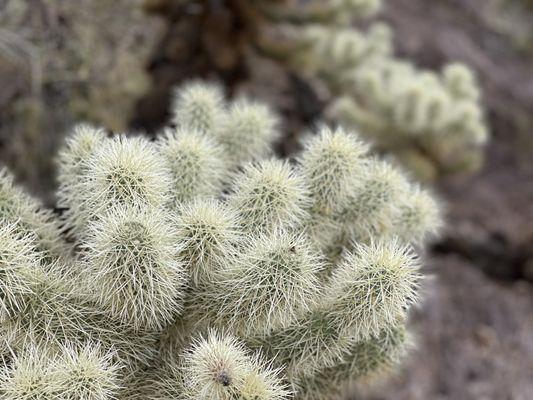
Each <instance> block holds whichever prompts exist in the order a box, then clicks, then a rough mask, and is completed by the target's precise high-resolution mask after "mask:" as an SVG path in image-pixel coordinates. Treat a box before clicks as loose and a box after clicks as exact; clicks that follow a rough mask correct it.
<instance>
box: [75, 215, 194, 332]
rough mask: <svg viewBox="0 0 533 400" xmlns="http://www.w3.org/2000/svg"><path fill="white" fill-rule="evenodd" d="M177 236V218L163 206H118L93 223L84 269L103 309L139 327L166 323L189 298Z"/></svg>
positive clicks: (159, 325)
mask: <svg viewBox="0 0 533 400" xmlns="http://www.w3.org/2000/svg"><path fill="white" fill-rule="evenodd" d="M177 239H178V236H177V234H176V230H175V229H174V228H173V224H172V221H171V218H170V217H169V216H167V215H165V213H164V212H163V211H159V210H157V209H151V208H146V209H143V208H138V207H135V206H130V205H127V206H124V205H118V206H114V207H113V208H111V209H110V210H108V212H106V213H105V214H104V215H103V216H101V217H100V218H99V219H98V220H97V221H95V222H93V223H91V225H90V226H89V232H88V234H87V239H86V242H85V243H84V247H85V250H86V260H85V261H86V265H84V268H85V269H86V270H87V271H89V272H88V276H89V277H90V283H91V284H93V285H94V288H95V292H96V293H97V294H98V303H99V305H100V307H101V309H105V310H107V311H108V312H109V315H111V316H113V317H114V318H116V319H117V320H119V321H121V322H123V323H125V324H127V325H132V326H133V327H135V328H137V327H138V328H149V329H155V330H160V329H162V328H163V327H164V326H166V325H167V324H168V323H169V322H170V321H171V320H172V319H173V317H174V316H175V315H176V314H178V313H179V311H180V309H181V300H182V299H183V291H182V286H183V285H184V283H185V282H184V281H185V270H184V268H183V265H182V264H181V263H180V262H179V260H178V253H179V250H180V247H179V241H178V240H177ZM94 271H97V273H95V272H94Z"/></svg>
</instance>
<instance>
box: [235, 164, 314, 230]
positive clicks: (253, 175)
mask: <svg viewBox="0 0 533 400" xmlns="http://www.w3.org/2000/svg"><path fill="white" fill-rule="evenodd" d="M227 203H228V205H229V206H230V207H232V208H233V209H235V210H237V212H238V214H239V217H240V218H241V221H242V223H243V228H244V229H246V230H248V231H250V232H266V231H271V230H272V229H273V228H276V227H280V226H284V227H287V228H296V227H298V225H301V224H302V221H305V219H306V217H307V208H308V205H309V198H308V196H307V193H306V186H305V183H304V180H303V179H302V177H301V176H300V175H299V174H296V173H295V171H294V170H293V168H292V167H291V165H290V164H289V163H288V162H285V161H280V160H275V159H271V160H265V161H261V162H258V163H252V164H248V165H245V166H244V167H243V171H242V172H240V173H239V174H238V175H236V176H235V179H234V181H233V185H232V192H231V193H230V194H229V195H228V197H227Z"/></svg>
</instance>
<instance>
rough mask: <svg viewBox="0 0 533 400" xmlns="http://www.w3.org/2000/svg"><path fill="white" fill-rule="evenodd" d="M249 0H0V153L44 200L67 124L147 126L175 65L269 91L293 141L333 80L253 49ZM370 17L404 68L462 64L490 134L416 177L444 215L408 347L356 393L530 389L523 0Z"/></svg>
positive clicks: (528, 48)
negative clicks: (475, 156) (450, 169)
mask: <svg viewBox="0 0 533 400" xmlns="http://www.w3.org/2000/svg"><path fill="white" fill-rule="evenodd" d="M265 1H266V2H269V1H271V2H273V3H280V4H281V3H283V2H284V0H277V1H276V0H265ZM288 2H289V3H291V4H290V5H291V7H293V10H296V11H298V10H299V9H298V7H305V6H306V4H305V3H306V1H305V0H294V1H291V0H288ZM252 3H254V1H248V0H216V1H215V0H209V1H208V0H197V1H186V0H116V1H111V0H78V1H76V2H74V1H69V0H55V1H53V0H0V87H1V90H0V163H1V164H5V165H8V166H9V167H10V168H12V170H13V171H14V173H15V174H16V176H17V179H18V180H19V181H20V182H21V183H23V184H25V186H26V187H27V188H28V189H29V190H30V191H31V192H32V193H33V194H35V195H37V196H40V197H41V198H42V199H43V200H44V201H45V202H46V203H47V204H48V205H50V206H53V204H54V199H53V197H52V193H53V191H54V189H55V181H54V173H55V168H54V154H55V153H56V151H57V148H58V146H59V145H60V144H61V143H62V139H63V137H64V135H65V134H66V133H68V132H69V129H70V128H71V127H72V125H73V124H74V123H75V122H78V121H89V122H92V123H95V124H98V125H101V126H103V127H105V128H106V129H108V130H110V131H114V132H119V131H135V132H146V133H148V134H150V135H154V134H156V133H157V131H158V129H159V128H161V127H162V126H163V125H164V124H165V123H166V122H167V118H168V110H169V104H170V97H171V92H172V88H173V87H175V86H176V85H179V84H180V83H182V82H184V81H186V80H188V79H190V78H207V79H210V80H214V81H216V82H219V83H220V84H223V85H224V86H225V88H226V90H227V92H228V94H229V95H230V96H236V95H239V94H248V95H250V96H254V97H255V98H259V99H261V100H265V101H267V102H269V103H270V105H271V106H273V107H275V108H276V109H277V111H278V112H279V113H280V114H281V115H282V125H283V129H282V130H283V132H284V136H283V139H282V140H281V141H280V143H279V145H278V151H279V153H280V154H283V155H287V154H290V153H292V152H293V151H295V149H296V147H297V139H298V136H299V135H300V134H301V133H302V132H305V130H306V129H308V128H311V127H312V126H313V124H316V123H318V122H320V121H322V120H324V119H329V114H328V112H327V110H328V106H329V104H330V103H331V102H332V101H333V99H334V97H335V96H336V92H335V91H334V90H332V89H331V88H330V87H328V86H327V85H324V82H323V80H321V79H320V78H319V77H317V76H316V75H313V74H309V73H307V72H302V71H301V70H300V69H298V68H295V67H294V65H290V63H287V62H286V59H285V58H284V57H279V54H274V55H272V54H271V53H269V52H268V51H265V42H268V40H274V41H275V40H278V39H279V40H280V41H281V42H282V43H285V42H284V41H285V40H287V41H289V39H290V36H289V38H287V36H284V34H285V33H284V31H282V29H281V28H282V26H281V25H277V24H276V25H272V24H271V23H270V22H269V21H267V20H266V19H265V18H264V17H263V16H262V14H261V12H258V11H257V10H256V9H255V8H254V6H251V5H250V4H252ZM300 3H301V4H300ZM302 10H303V9H302ZM294 15H296V16H297V15H298V12H296V14H294ZM294 15H293V16H292V17H291V16H289V19H291V18H293V19H297V17H294ZM369 21H382V22H385V23H387V24H388V25H390V27H391V28H392V32H393V34H392V41H393V45H394V54H395V56H396V57H399V58H402V59H405V60H409V62H411V63H413V64H414V65H416V66H417V67H419V68H423V69H429V70H435V71H437V70H440V69H441V68H442V67H443V65H445V64H446V63H448V62H452V61H453V62H455V61H458V62H462V63H465V64H466V65H468V66H470V67H471V68H472V69H473V71H474V72H475V73H476V75H477V79H478V82H479V84H480V86H481V91H482V98H481V102H482V105H483V107H484V108H485V110H486V119H487V122H488V126H489V130H490V134H491V137H490V140H489V141H488V143H487V145H486V146H485V147H484V148H483V152H484V158H485V161H484V163H483V164H481V163H480V165H479V166H478V167H477V168H476V170H475V171H473V170H469V171H468V172H462V171H459V172H458V173H453V174H443V175H442V176H441V175H438V176H433V175H432V176H431V179H426V184H428V185H432V187H434V190H435V192H437V193H438V194H439V196H440V198H441V199H442V203H443V204H444V206H445V208H446V214H447V222H448V227H447V229H446V231H445V232H444V234H443V236H442V238H441V239H440V240H439V241H438V242H437V243H435V244H434V245H433V246H432V248H431V249H430V251H429V252H428V254H427V255H426V264H427V270H428V273H429V274H430V275H431V279H430V280H429V282H428V284H427V290H426V300H425V302H424V303H423V306H422V307H421V308H420V309H419V310H417V312H416V313H415V315H414V316H413V326H414V329H415V332H416V333H417V336H418V347H417V349H416V350H415V351H414V352H413V354H412V355H411V357H410V358H409V359H408V360H406V362H405V363H404V365H403V368H402V370H401V371H400V372H398V373H395V374H394V375H393V376H392V377H390V379H387V380H386V381H384V382H379V384H378V385H372V386H371V387H370V388H367V387H359V388H355V389H354V391H357V398H362V399H398V400H399V399H424V400H426V399H513V400H514V399H516V400H521V399H524V400H525V399H532V398H533V379H531V378H532V376H533V2H532V1H531V0H483V1H481V0H431V1H428V0H388V1H384V4H383V7H382V9H381V10H380V11H379V12H378V13H377V14H375V15H374V14H372V16H371V18H366V19H362V20H361V21H357V22H354V24H355V27H356V28H357V29H359V26H358V25H357V24H360V28H361V29H365V28H366V27H367V26H368V24H369V23H370V22H369ZM280 35H281V36H280ZM278 36H280V37H279V38H278ZM290 50H291V48H289V51H290ZM481 165H482V166H481Z"/></svg>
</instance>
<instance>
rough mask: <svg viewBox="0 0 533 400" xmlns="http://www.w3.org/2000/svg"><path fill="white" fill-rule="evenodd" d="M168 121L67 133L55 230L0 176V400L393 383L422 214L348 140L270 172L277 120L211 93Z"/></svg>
mask: <svg viewBox="0 0 533 400" xmlns="http://www.w3.org/2000/svg"><path fill="white" fill-rule="evenodd" d="M173 122H174V124H175V125H176V127H173V128H167V129H165V132H164V133H163V134H162V135H160V136H159V137H158V138H157V140H156V141H155V142H150V141H148V140H147V139H145V138H142V137H127V136H124V135H118V136H115V137H107V135H106V134H104V132H103V131H101V130H99V129H95V128H92V127H89V126H86V125H80V126H78V127H76V128H75V129H74V132H73V134H72V136H71V137H70V138H69V139H68V141H67V143H66V146H65V147H64V149H63V150H62V151H61V153H60V156H59V180H60V188H59V191H58V204H59V205H60V206H61V208H62V209H64V210H65V211H64V213H63V215H62V219H61V224H62V225H63V229H62V231H60V230H59V229H55V228H56V227H57V226H59V221H57V220H55V219H54V218H53V217H52V214H51V213H48V212H45V211H42V210H43V208H42V206H40V205H39V204H38V203H37V202H36V201H35V200H33V199H31V198H30V197H29V196H28V195H26V194H25V193H24V192H23V191H21V190H19V189H17V188H16V187H14V186H13V181H12V179H11V178H10V177H9V174H8V173H7V172H6V171H4V172H3V173H2V176H1V180H0V184H1V187H0V188H1V189H2V194H3V196H2V198H1V201H2V204H1V209H2V221H3V225H2V229H1V231H0V234H1V235H2V241H1V242H0V243H1V247H0V257H1V259H2V263H1V264H0V274H1V277H2V281H1V283H2V284H1V285H0V289H1V290H2V291H1V296H0V306H1V308H0V310H1V311H2V313H1V314H0V316H1V317H2V328H1V329H2V342H3V343H2V349H5V350H4V351H3V365H2V368H1V372H0V394H1V396H2V397H5V398H10V399H34V398H52V399H53V398H68V399H141V398H142V399H152V400H163V399H191V400H192V399H210V400H211V399H214V400H226V399H227V400H230V399H243V400H252V399H254V400H256V399H261V400H267V399H272V400H281V399H286V398H300V399H326V398H332V396H335V395H337V394H338V392H339V389H340V388H341V387H342V386H343V384H344V383H346V382H348V381H350V380H351V379H357V378H361V377H367V376H369V375H372V374H375V373H377V372H378V371H382V370H384V369H386V368H387V367H391V366H393V365H394V364H395V363H396V362H397V361H398V359H399V358H400V357H401V355H402V354H403V353H404V351H405V349H406V347H407V346H408V344H409V335H408V334H407V333H406V332H405V323H406V322H405V320H406V313H407V311H408V309H409V307H410V306H411V305H412V304H413V303H415V302H416V301H417V299H418V288H419V285H420V281H421V276H420V273H419V261H418V258H417V257H416V256H415V253H414V250H413V249H412V247H411V246H410V244H411V243H416V244H417V245H421V244H423V243H424V242H425V241H426V239H427V238H428V237H429V236H431V235H433V234H434V233H435V231H436V229H437V228H438V225H439V221H440V219H439V210H438V207H437V205H436V203H435V201H434V200H433V198H432V197H431V196H430V195H429V194H428V193H427V192H426V191H425V190H424V189H422V188H419V187H418V186H417V185H414V184H412V183H410V182H409V181H408V180H407V179H406V178H405V177H404V176H403V175H402V174H401V173H399V172H398V171H396V170H395V169H393V168H392V167H391V166H389V165H388V164H387V163H386V162H384V161H380V160H377V159H372V158H370V157H369V156H367V150H368V148H367V146H365V145H364V144H362V143H361V142H360V141H359V140H358V139H357V138H356V137H355V135H353V134H348V133H345V132H344V131H342V130H341V129H338V130H330V129H329V128H327V127H322V128H320V129H319V130H318V132H316V133H315V134H314V135H310V136H309V137H308V138H307V140H306V141H305V144H304V147H303V150H302V152H301V154H300V155H299V156H298V157H297V158H296V159H295V160H280V159H276V158H274V157H273V156H272V150H271V144H272V141H273V140H275V139H276V138H277V129H276V125H277V123H276V118H275V117H274V116H273V115H272V114H271V113H270V112H269V111H268V109H267V108H266V107H264V106H262V105H259V104H255V103H251V102H249V101H247V100H238V101H236V102H235V103H233V104H231V105H228V104H226V102H225V101H224V99H223V94H222V92H221V91H220V89H218V88H216V87H213V86H208V85H204V84H201V83H192V84H189V85H187V86H185V87H183V88H181V90H180V91H179V92H178V93H177V95H176V103H175V105H174V120H173ZM234 150H235V151H234ZM215 168H216V169H215ZM413 198H416V199H417V201H411V199H413ZM43 215H45V216H46V217H47V218H46V219H39V217H40V216H43ZM27 221H30V222H31V223H29V222H27ZM52 228H54V229H52ZM411 228H413V229H411ZM43 232H45V233H46V235H44V234H43ZM65 239H68V240H65ZM67 243H68V244H67ZM56 250H57V252H56ZM51 255H53V257H52V256H51Z"/></svg>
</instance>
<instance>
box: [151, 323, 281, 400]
mask: <svg viewBox="0 0 533 400" xmlns="http://www.w3.org/2000/svg"><path fill="white" fill-rule="evenodd" d="M156 374H157V376H155V377H154V378H152V380H151V382H150V383H149V384H148V385H146V387H145V392H146V393H147V394H146V396H147V398H149V399H151V400H163V399H184V400H196V399H202V400H208V399H209V400H233V399H242V400H283V399H286V398H288V396H289V391H288V389H287V387H286V384H284V383H283V381H282V379H281V377H280V371H279V370H277V369H275V368H272V367H271V366H270V365H269V364H268V363H266V362H265V361H264V360H263V359H262V357H261V356H260V355H259V354H258V353H253V352H251V351H250V350H248V349H247V348H246V347H245V346H244V344H243V343H242V342H241V341H239V340H238V339H237V338H236V337H234V336H233V335H231V334H224V335H222V334H218V333H216V332H215V331H210V332H209V333H207V334H206V335H205V337H204V336H199V337H197V338H194V340H193V341H192V343H191V345H190V347H189V348H188V349H186V350H184V351H183V352H182V354H181V357H180V358H179V360H171V361H168V362H166V363H164V364H163V365H162V366H161V367H160V368H159V370H158V371H157V372H156Z"/></svg>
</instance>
